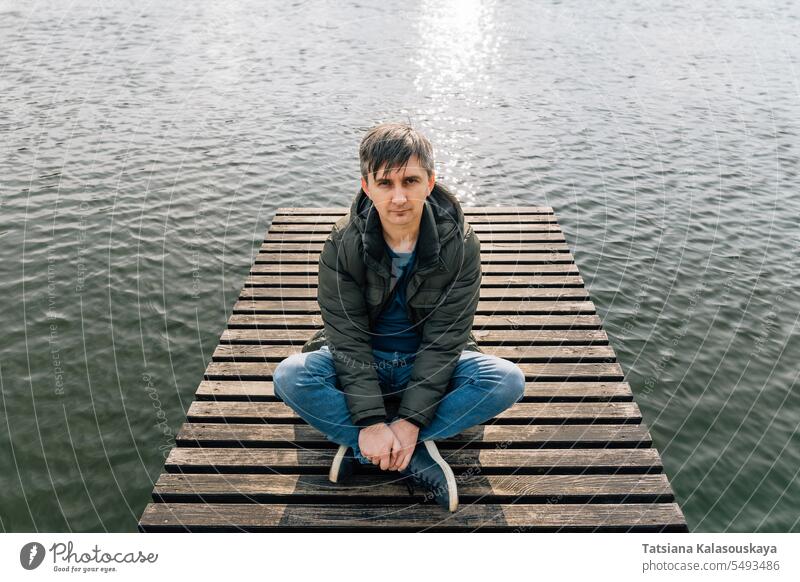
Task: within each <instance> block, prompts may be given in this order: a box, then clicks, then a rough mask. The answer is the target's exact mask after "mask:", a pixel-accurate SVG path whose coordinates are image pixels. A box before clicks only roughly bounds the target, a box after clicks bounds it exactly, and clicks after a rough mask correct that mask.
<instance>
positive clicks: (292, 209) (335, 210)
mask: <svg viewBox="0 0 800 582" xmlns="http://www.w3.org/2000/svg"><path fill="white" fill-rule="evenodd" d="M461 210H462V212H463V213H464V215H465V216H472V215H473V214H508V213H510V212H513V213H516V214H553V207H552V206H462V207H461ZM348 212H350V207H349V206H323V207H320V208H316V207H314V208H311V207H300V206H282V207H280V208H278V209H277V210H276V211H275V216H324V215H338V216H340V217H341V216H344V215H345V214H347V213H348Z"/></svg>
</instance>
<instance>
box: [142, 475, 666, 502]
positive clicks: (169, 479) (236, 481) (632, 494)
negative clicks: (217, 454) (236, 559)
mask: <svg viewBox="0 0 800 582" xmlns="http://www.w3.org/2000/svg"><path fill="white" fill-rule="evenodd" d="M424 493H425V492H424V491H419V492H415V495H413V496H409V494H408V491H407V489H406V487H405V485H403V483H402V482H400V481H398V480H397V479H396V478H394V476H393V475H391V474H390V475H358V476H357V478H356V479H355V481H354V482H353V483H351V484H348V485H347V486H342V485H337V484H334V483H331V482H330V481H328V479H327V477H326V476H324V475H308V474H305V475H266V474H253V475H250V474H227V475H213V474H204V473H189V474H185V475H180V474H174V473H164V474H162V475H161V476H160V477H159V478H158V481H157V482H156V484H155V488H154V489H153V498H154V499H157V500H161V501H164V502H166V503H174V502H180V503H192V502H194V503H196V502H198V501H207V502H209V503H215V502H219V501H221V500H223V499H224V500H225V501H226V502H228V503H254V502H258V503H286V502H288V503H298V502H299V503H337V504H338V503H342V502H343V503H352V502H353V501H354V500H355V499H357V498H361V499H363V502H369V503H387V502H391V501H395V502H398V501H399V502H405V503H411V502H417V503H421V502H422V501H423V499H424V497H425V496H424ZM458 497H459V501H460V502H461V503H484V504H485V503H548V502H549V503H553V501H554V500H555V501H558V502H559V503H576V502H582V503H586V502H594V503H597V502H602V503H620V502H625V501H627V502H629V503H643V502H649V503H669V502H672V501H674V496H673V494H672V490H671V489H670V486H669V482H668V481H667V478H666V476H664V475H658V474H633V475H473V476H469V477H466V478H464V479H461V480H460V481H459V483H458ZM387 498H388V499H387Z"/></svg>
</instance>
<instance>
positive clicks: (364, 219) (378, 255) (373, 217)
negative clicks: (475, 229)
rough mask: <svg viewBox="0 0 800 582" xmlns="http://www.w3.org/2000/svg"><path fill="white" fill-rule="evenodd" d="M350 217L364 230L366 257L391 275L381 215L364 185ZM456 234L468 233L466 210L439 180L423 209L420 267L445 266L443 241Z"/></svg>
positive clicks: (431, 268) (357, 227) (419, 247)
mask: <svg viewBox="0 0 800 582" xmlns="http://www.w3.org/2000/svg"><path fill="white" fill-rule="evenodd" d="M350 221H351V225H352V226H353V227H355V228H356V229H357V230H358V232H359V233H360V234H361V240H362V242H363V248H364V261H365V262H366V263H370V264H372V266H373V268H376V269H378V270H380V271H383V272H384V274H385V275H388V274H389V273H390V267H389V258H388V255H387V254H386V253H385V251H384V238H383V228H382V226H381V220H380V215H379V214H378V211H377V209H376V208H375V205H374V204H373V203H372V200H370V198H369V196H367V193H366V192H364V189H363V188H359V192H358V194H356V196H355V198H354V199H353V202H352V203H351V205H350ZM456 234H460V236H462V237H463V236H464V211H463V210H462V209H461V204H460V203H459V202H458V200H457V199H456V197H455V196H454V195H453V194H452V193H451V192H450V191H449V190H448V189H447V188H446V187H444V186H442V185H440V184H439V183H438V182H436V183H434V185H433V189H432V190H431V193H430V195H429V196H428V197H427V198H426V199H425V204H424V206H423V209H422V217H421V219H420V226H419V238H418V239H417V245H416V249H417V263H418V265H419V266H418V270H419V271H420V272H424V271H428V270H434V269H437V268H439V267H440V266H444V264H443V262H442V261H441V258H440V254H441V248H442V245H443V244H444V243H445V242H446V241H447V240H449V239H450V238H452V237H453V236H455V235H456Z"/></svg>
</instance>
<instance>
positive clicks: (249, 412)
mask: <svg viewBox="0 0 800 582" xmlns="http://www.w3.org/2000/svg"><path fill="white" fill-rule="evenodd" d="M187 418H188V419H189V420H190V421H191V422H210V421H211V419H214V421H215V422H223V421H224V422H265V421H271V422H280V421H281V420H283V421H287V422H298V421H301V420H302V419H301V418H300V417H299V416H298V415H297V413H296V412H295V411H294V410H293V409H292V408H290V407H289V406H287V405H286V404H284V403H283V402H229V401H225V402H215V401H211V400H209V401H195V402H192V403H191V405H190V406H189V411H188V413H187ZM641 421H642V414H641V412H640V411H639V406H638V405H637V404H636V403H635V402H555V403H554V402H518V403H516V404H515V405H514V406H512V407H511V408H509V409H507V410H504V411H503V412H501V413H500V414H498V415H497V416H496V417H495V418H494V419H493V420H492V423H494V422H497V423H498V424H500V423H504V422H517V423H520V422H525V423H529V424H541V423H553V422H571V423H592V422H595V423H609V422H628V423H632V424H638V423H640V422H641Z"/></svg>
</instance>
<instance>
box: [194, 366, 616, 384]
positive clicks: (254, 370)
mask: <svg viewBox="0 0 800 582" xmlns="http://www.w3.org/2000/svg"><path fill="white" fill-rule="evenodd" d="M517 365H518V366H519V368H520V369H521V370H522V371H523V372H524V373H525V376H526V378H527V379H529V380H538V381H543V380H548V381H552V380H566V379H570V380H574V381H577V380H623V379H624V377H623V373H622V368H620V366H619V364H616V363H611V364H581V363H577V364H524V363H522V364H517ZM277 366H278V363H277V362H211V363H209V364H208V367H207V368H206V373H205V378H206V379H207V380H221V379H225V378H230V377H233V378H238V379H241V380H264V379H268V378H270V379H271V378H272V372H273V371H274V370H275V368H276V367H277Z"/></svg>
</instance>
